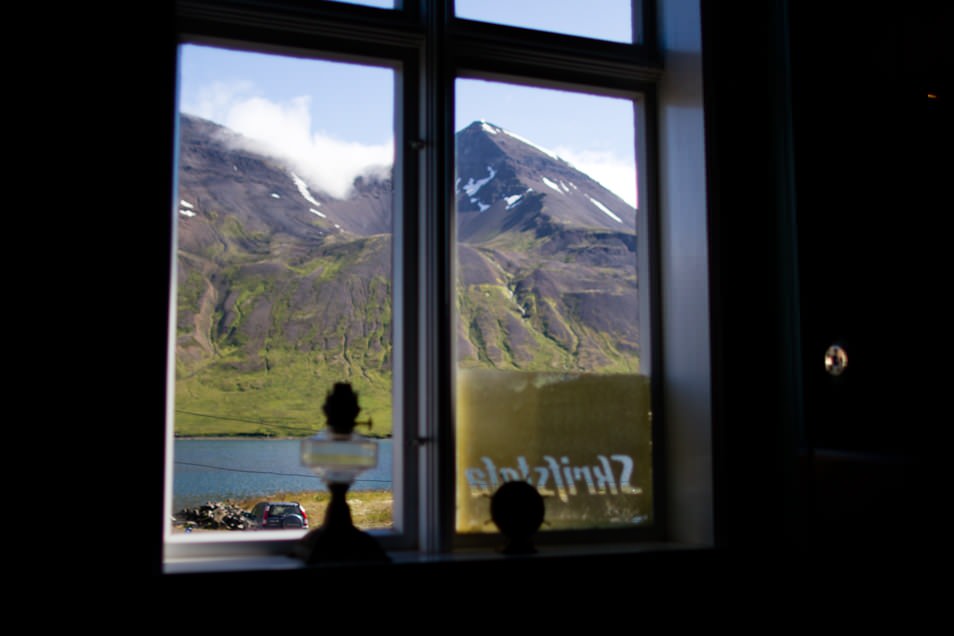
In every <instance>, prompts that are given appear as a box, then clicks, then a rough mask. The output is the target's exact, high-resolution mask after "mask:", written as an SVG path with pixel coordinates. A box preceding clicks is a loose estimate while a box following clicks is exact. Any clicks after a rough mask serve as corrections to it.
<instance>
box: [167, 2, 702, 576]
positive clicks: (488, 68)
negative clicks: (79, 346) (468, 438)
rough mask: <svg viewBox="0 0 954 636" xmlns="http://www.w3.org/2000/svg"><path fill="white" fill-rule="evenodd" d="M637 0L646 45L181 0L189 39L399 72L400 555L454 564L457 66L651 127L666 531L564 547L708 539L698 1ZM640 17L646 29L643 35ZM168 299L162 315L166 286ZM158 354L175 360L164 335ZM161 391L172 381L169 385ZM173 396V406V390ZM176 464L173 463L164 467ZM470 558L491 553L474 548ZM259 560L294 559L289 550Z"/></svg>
mask: <svg viewBox="0 0 954 636" xmlns="http://www.w3.org/2000/svg"><path fill="white" fill-rule="evenodd" d="M633 4H634V12H633V15H634V16H637V15H638V16H642V18H643V20H640V21H638V25H639V26H640V29H639V32H638V33H637V37H638V38H643V39H644V42H643V43H639V44H633V45H628V44H620V43H609V42H600V41H595V40H587V39H583V38H575V37H572V36H563V35H557V34H543V33H540V32H533V31H526V30H521V29H515V28H513V27H506V26H500V25H491V24H484V23H475V22H471V21H467V20H460V19H456V18H454V17H453V2H452V0H406V1H405V2H404V5H403V6H404V8H403V9H396V10H389V9H373V8H369V7H361V6H356V5H349V4H345V3H314V2H306V1H305V0H299V1H294V0H289V1H286V2H284V3H282V8H280V9H276V8H275V7H274V6H273V5H271V4H270V3H268V2H266V1H265V0H260V1H255V0H246V1H244V2H230V1H228V0H178V2H177V32H178V34H179V37H180V42H183V43H185V42H195V43H208V44H215V43H216V42H223V43H228V42H243V43H244V46H245V47H246V48H250V49H257V50H262V51H274V52H276V53H280V52H281V51H283V50H287V51H305V50H309V51H314V54H315V55H316V56H324V55H326V54H332V55H340V56H341V57H342V59H348V60H353V59H360V58H362V57H366V58H373V59H378V60H380V59H393V60H395V62H396V63H397V64H398V65H399V66H400V68H401V70H400V72H399V79H398V81H397V85H398V89H397V99H396V102H395V112H396V122H397V124H398V125H396V129H395V132H396V139H395V148H396V149H397V153H398V157H397V160H396V164H395V165H396V173H395V180H394V182H395V192H396V210H395V218H394V227H395V239H394V241H395V243H394V252H395V260H394V266H395V283H396V286H399V285H401V282H400V281H403V287H400V288H398V287H396V290H397V291H396V293H395V303H396V304H395V320H394V326H395V330H394V338H395V349H397V348H398V347H399V346H400V347H401V349H402V351H403V352H404V357H403V358H398V359H397V360H396V362H395V364H396V368H395V373H394V393H395V395H396V396H401V397H400V399H396V400H395V402H394V404H395V410H396V411H397V410H400V412H399V413H398V412H396V413H395V422H396V426H395V436H396V437H395V451H396V452H395V458H396V462H397V460H398V456H399V455H401V456H402V457H405V458H406V459H407V460H408V461H407V462H406V463H403V464H400V463H396V465H399V466H400V468H399V470H401V471H402V475H401V478H399V479H398V480H397V481H396V484H395V488H396V489H395V519H396V520H403V523H402V524H401V525H400V526H399V527H398V529H397V530H398V531H397V532H391V533H376V536H378V538H379V540H380V541H381V543H382V545H383V546H384V547H385V548H386V549H388V550H389V552H390V553H391V554H392V555H394V558H395V559H396V560H400V559H411V560H420V559H424V560H431V559H443V558H460V557H461V551H460V550H461V548H462V543H461V542H460V541H459V537H456V536H455V533H454V525H453V523H454V515H453V509H454V496H455V492H454V487H453V482H454V474H455V473H454V457H455V447H454V439H453V421H454V400H453V395H454V387H453V381H452V378H453V370H454V369H455V368H456V360H454V359H452V354H451V348H450V347H449V346H448V345H447V343H448V342H449V341H450V335H449V334H450V333H451V331H452V324H453V323H452V320H453V318H454V316H453V313H452V312H453V305H454V303H453V302H452V293H453V287H454V283H453V280H452V277H451V276H449V275H448V273H449V272H452V271H453V259H454V255H453V246H454V242H453V219H452V218H451V216H450V215H447V214H445V213H443V212H442V211H443V210H450V209H452V205H453V177H454V175H453V165H454V161H453V157H454V154H453V153H454V147H453V140H454V135H453V132H454V131H453V124H454V122H453V112H454V109H453V83H454V79H455V77H457V76H464V75H470V76H473V75H478V76H482V77H488V78H489V77H494V76H497V77H501V78H516V77H523V78H531V77H533V78H537V79H539V80H540V81H542V82H549V83H551V84H552V85H554V86H566V85H573V86H574V87H577V86H584V85H585V86H591V87H593V88H594V90H596V89H597V88H598V89H599V90H602V91H604V92H606V91H613V90H615V91H619V92H620V93H624V94H629V95H635V94H639V95H641V96H642V97H640V99H641V100H643V104H642V105H644V106H645V107H646V108H645V110H646V117H645V122H646V123H645V130H642V131H640V132H642V133H645V134H641V135H640V138H641V139H645V140H646V143H645V150H644V152H642V153H641V155H640V156H639V157H638V159H639V161H640V164H641V166H644V167H645V168H644V169H642V168H641V169H640V179H641V181H640V183H639V191H640V193H641V202H645V204H646V208H647V209H653V208H654V210H653V211H652V213H651V215H652V218H653V219H655V220H656V225H655V227H654V228H649V230H650V233H651V235H652V238H651V241H652V243H653V246H652V247H653V249H652V253H653V258H654V263H653V268H652V270H651V276H652V279H653V284H654V286H655V289H656V293H655V294H654V298H653V305H652V306H653V315H654V317H655V320H654V324H653V330H652V331H653V334H652V347H653V356H652V360H653V363H652V375H653V384H654V385H655V387H656V389H655V394H654V406H653V409H654V413H653V418H654V422H655V423H658V424H659V426H658V427H657V428H656V429H655V430H654V445H656V446H658V452H657V453H656V455H655V457H654V465H655V466H656V469H655V470H656V478H655V479H654V488H655V489H656V492H655V498H656V499H657V501H658V502H659V506H658V515H657V518H658V520H659V523H658V528H659V529H660V532H658V533H656V534H654V536H653V542H652V543H647V542H646V541H645V540H643V541H635V542H628V543H625V544H624V543H617V544H614V545H613V546H612V547H610V548H608V547H607V544H606V543H605V541H606V539H607V538H609V535H608V534H607V533H606V532H601V531H593V532H592V533H583V534H580V535H578V538H579V540H578V541H574V542H573V543H574V545H573V546H572V548H567V549H572V550H574V551H580V550H584V551H586V550H599V551H606V550H607V549H620V550H622V549H629V548H633V549H638V550H645V549H647V548H650V549H651V548H652V546H658V545H661V544H678V545H684V546H696V547H709V546H712V545H713V544H714V519H713V480H712V454H713V453H712V438H711V420H712V413H711V365H710V353H709V351H710V346H709V297H708V293H709V292H708V288H709V284H708V280H709V276H708V238H707V215H706V196H705V190H706V188H705V145H704V128H703V102H702V68H701V64H702V62H701V24H700V15H699V11H700V7H699V2H698V0H657V1H656V2H648V3H647V4H645V6H644V3H643V2H640V1H639V0H634V3H633ZM644 24H649V25H650V26H651V27H652V28H646V29H642V26H643V25H644ZM644 195H645V198H644ZM173 196H174V194H173V195H170V207H171V204H172V202H173V199H172V197H173ZM641 207H642V203H641ZM641 216H646V215H644V214H642V215H641ZM402 228H403V231H402ZM170 253H172V250H170ZM173 260H174V258H173ZM645 266H646V264H644V263H640V267H641V268H642V267H645ZM173 271H174V270H173ZM641 271H642V269H641ZM169 303H170V316H174V303H175V296H174V294H172V295H171V296H170V300H169ZM402 326H406V327H409V329H407V330H402ZM414 327H416V328H414ZM167 355H169V356H174V351H172V350H171V346H170V351H169V352H168V354H167ZM170 359H172V358H170ZM169 366H170V367H171V366H172V365H171V364H170V365H169ZM169 375H170V376H171V372H170V374H169ZM172 386H174V383H173V382H172V378H171V377H168V378H167V387H170V388H169V389H168V390H167V394H168V393H171V387H172ZM167 403H168V404H169V405H170V406H168V407H167V408H170V409H171V403H172V397H171V395H167ZM170 412H171V411H170ZM170 421H171V420H170ZM398 449H404V453H403V454H402V453H399V452H397V451H398ZM167 461H168V460H167ZM170 473H171V466H169V465H168V464H167V466H166V474H167V478H168V475H169V474H170ZM164 522H165V517H164ZM213 534H220V533H213ZM464 543H465V544H467V547H470V544H469V543H467V542H464ZM289 548H290V545H289V541H288V540H268V541H261V540H252V539H247V538H241V539H237V540H228V541H222V540H220V538H218V537H216V538H210V539H209V540H207V541H206V540H201V541H196V542H189V543H188V544H178V545H171V544H170V543H169V542H166V544H165V555H164V559H163V569H164V571H165V572H170V573H174V572H189V571H198V570H203V569H212V570H216V569H221V568H224V567H230V568H235V567H245V565H248V566H249V567H257V566H255V565H253V564H256V563H258V564H260V562H259V561H258V559H263V558H264V559H276V558H277V557H279V556H280V555H284V554H287V552H288V551H289ZM548 549H550V548H549V547H548ZM552 549H554V550H557V549H559V548H558V547H553V548H552ZM469 553H471V554H475V553H474V552H472V551H471V552H469ZM476 554H481V555H482V557H492V556H493V555H492V551H489V550H486V549H485V550H483V551H480V550H478V551H477V552H476ZM270 563H271V565H270V566H269V567H276V564H277V563H281V564H282V565H281V566H280V567H296V566H295V564H294V562H292V560H290V559H285V560H284V561H282V560H279V561H271V562H270ZM243 564H245V565H243ZM299 567H301V566H299Z"/></svg>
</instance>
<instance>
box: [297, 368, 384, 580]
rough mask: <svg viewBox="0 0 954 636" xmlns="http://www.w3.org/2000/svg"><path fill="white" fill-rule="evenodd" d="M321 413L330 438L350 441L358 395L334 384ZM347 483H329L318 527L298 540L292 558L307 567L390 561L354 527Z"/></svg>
mask: <svg viewBox="0 0 954 636" xmlns="http://www.w3.org/2000/svg"><path fill="white" fill-rule="evenodd" d="M322 410H323V411H324V413H325V416H326V417H327V418H328V427H329V428H330V429H331V431H332V433H333V436H334V437H340V438H341V439H343V440H347V439H350V437H351V434H352V432H353V431H354V427H355V418H356V417H357V416H358V412H359V411H360V410H361V408H360V407H359V406H358V395H357V394H356V393H354V391H352V389H351V385H350V384H347V383H341V382H339V383H336V384H335V386H334V389H333V391H332V392H330V393H329V394H328V397H327V399H326V400H325V403H324V406H323V407H322ZM350 487H351V483H350V482H348V483H342V482H329V483H328V490H330V491H331V501H330V502H329V503H328V508H327V509H326V510H325V518H324V521H323V522H322V524H321V526H320V527H318V528H315V529H314V530H312V531H311V532H309V533H308V534H306V535H305V536H304V538H302V540H301V541H300V542H298V544H297V545H296V546H295V550H294V555H295V556H296V557H298V558H300V559H302V560H304V561H305V563H307V564H308V565H318V564H322V563H347V562H379V563H380V562H388V561H390V560H391V559H390V558H389V557H388V555H387V554H386V553H385V552H384V550H383V549H382V548H381V546H380V545H378V542H377V541H375V540H374V537H372V536H371V535H369V534H367V533H365V532H362V531H361V530H358V529H357V528H355V527H354V522H353V521H352V519H351V509H350V508H349V507H348V501H347V494H348V489H349V488H350Z"/></svg>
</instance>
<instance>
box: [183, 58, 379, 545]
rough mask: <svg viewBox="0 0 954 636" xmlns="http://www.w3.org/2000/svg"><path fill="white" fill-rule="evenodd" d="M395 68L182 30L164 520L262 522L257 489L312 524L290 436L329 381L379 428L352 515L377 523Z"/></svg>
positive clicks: (305, 432)
mask: <svg viewBox="0 0 954 636" xmlns="http://www.w3.org/2000/svg"><path fill="white" fill-rule="evenodd" d="M394 81H395V79H394V70H393V69H390V68H377V67H370V66H363V65H355V64H345V63H339V62H329V61H323V60H314V59H299V58H292V57H284V56H275V55H265V54H258V53H248V52H239V51H232V50H225V49H220V48H213V47H202V46H194V45H186V46H183V47H181V50H180V101H179V112H180V119H179V151H178V162H179V163H178V167H177V179H178V184H177V185H178V196H177V201H178V206H177V210H176V212H175V214H176V219H177V251H176V260H175V263H176V283H177V286H176V296H175V299H176V332H175V396H174V408H173V422H172V428H173V431H174V435H175V441H174V445H173V446H174V449H173V457H172V463H171V466H172V470H171V472H172V474H171V479H168V480H167V481H168V482H170V486H169V491H170V496H169V499H170V501H169V502H168V503H167V507H168V508H169V509H170V515H171V516H172V517H173V518H174V519H175V522H174V523H173V524H172V526H173V527H172V529H171V532H172V534H173V535H176V534H183V533H186V532H190V533H191V531H192V530H235V529H239V530H241V529H246V528H256V527H259V526H263V525H267V527H269V528H271V527H273V526H272V525H270V524H265V522H264V520H263V518H264V516H265V514H264V513H263V512H262V510H265V509H267V507H265V506H260V507H259V514H257V515H254V516H253V515H251V514H250V513H252V511H253V509H254V507H255V505H256V504H257V503H264V502H275V503H279V502H298V503H300V504H301V505H302V506H303V507H304V511H303V512H302V513H301V514H298V515H297V516H296V515H294V514H293V515H292V516H291V517H288V519H289V520H290V521H289V523H285V524H284V525H276V526H274V527H276V528H279V527H293V528H300V527H301V525H302V524H301V522H302V521H303V520H307V523H308V525H309V526H310V527H311V528H315V527H318V526H320V525H321V522H322V519H323V514H324V513H323V510H324V507H325V506H326V503H327V501H328V499H329V497H328V494H327V493H328V491H327V488H326V486H325V484H324V483H323V482H322V481H321V479H319V478H318V476H317V475H316V474H315V473H313V472H312V471H311V469H309V468H308V467H306V466H304V465H302V461H301V458H300V449H301V442H302V440H303V439H306V438H308V437H309V436H311V435H314V434H316V433H317V432H318V431H320V430H322V429H324V428H325V425H326V421H325V415H324V413H323V410H322V406H323V404H324V402H325V399H326V397H327V396H328V394H329V393H330V392H331V391H332V389H333V386H334V384H335V383H339V382H347V383H350V384H351V386H352V388H353V390H354V391H355V392H356V393H357V394H358V399H359V406H360V408H361V411H360V412H359V414H358V418H357V419H358V421H359V423H362V424H366V425H367V426H364V427H362V426H360V425H359V427H358V429H357V432H358V433H360V434H362V435H366V436H373V437H378V438H380V439H378V447H379V453H378V462H377V467H376V468H373V469H367V470H364V471H363V472H362V473H361V474H360V475H358V477H357V480H356V482H355V483H354V484H353V486H352V488H351V493H350V496H351V497H352V498H356V499H360V501H361V502H362V504H361V505H360V506H358V505H353V506H352V512H353V514H354V517H355V522H356V524H357V525H360V526H363V527H388V526H390V525H391V521H392V520H391V510H392V507H391V506H392V468H391V466H392V457H391V440H390V434H391V431H392V427H393V422H392V395H391V387H392V359H393V343H392V329H391V327H392V323H391V320H392V316H391V307H392V305H393V302H392V272H391V249H392V247H391V231H392V227H391V219H392V194H391V190H392V182H391V172H392V167H393V159H394V150H393V136H394V130H393V126H394V125H393V121H394V118H393V103H394ZM210 503H211V505H210ZM288 509H290V508H288V507H280V506H276V507H274V510H273V512H272V514H271V516H270V517H269V520H270V522H275V519H276V515H277V511H278V510H286V511H287V510H288ZM284 517H285V515H282V518H283V519H284ZM298 517H301V519H298ZM298 532H301V530H300V529H299V530H298ZM259 536H261V535H259Z"/></svg>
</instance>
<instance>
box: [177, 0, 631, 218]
mask: <svg viewBox="0 0 954 636" xmlns="http://www.w3.org/2000/svg"><path fill="white" fill-rule="evenodd" d="M611 1H612V2H615V3H617V4H618V2H616V0H591V2H590V3H589V5H590V6H591V8H592V4H593V3H594V2H595V3H596V4H598V5H600V4H602V3H607V4H608V3H610V2H611ZM368 4H375V3H374V2H369V3H368ZM378 4H380V3H378ZM622 4H625V5H628V2H626V1H624V2H623V3H622ZM468 5H474V6H475V7H478V8H480V10H486V9H487V8H492V7H491V6H490V5H501V6H502V3H501V2H491V1H488V0H479V1H478V0H473V1H472V2H466V1H463V0H458V11H459V12H460V13H461V14H462V15H468V17H475V18H477V17H480V16H478V15H469V14H466V13H465V10H466V9H467V8H468ZM516 5H519V6H521V7H523V8H525V9H527V11H526V12H525V13H514V12H513V11H511V12H510V15H514V16H515V17H518V18H519V17H521V16H523V17H525V18H526V19H531V18H533V19H536V18H534V16H535V15H536V16H539V15H545V16H548V19H549V20H551V21H552V20H553V19H554V18H553V16H557V17H559V16H561V15H562V14H561V13H560V12H559V11H555V10H554V7H556V6H557V3H555V2H545V1H543V0H510V2H509V3H508V4H507V6H516ZM474 10H475V11H476V10H477V9H474ZM498 10H499V9H498ZM628 15H629V14H628V6H627V12H626V16H627V18H626V19H627V20H628ZM564 17H571V16H564ZM603 17H604V19H605V16H603ZM518 26H525V25H518ZM539 26H541V27H544V26H545V25H543V24H540V25H539ZM553 28H554V30H556V27H553ZM395 79H396V75H395V73H394V71H393V70H392V69H389V68H385V67H373V66H365V65H357V64H345V63H341V62H329V61H322V60H314V59H303V58H293V57H287V56H278V55H268V54H262V53H249V52H244V51H230V50H225V49H219V48H213V47H206V46H196V45H185V46H183V47H182V49H181V51H180V80H179V81H180V88H179V91H180V97H179V103H180V108H181V110H183V111H184V112H187V113H191V114H194V115H199V116H201V117H205V118H207V119H211V120H213V121H215V122H218V123H220V124H223V125H225V126H228V127H229V128H232V129H233V130H236V131H237V132H239V133H241V134H243V135H245V136H247V137H250V138H252V139H255V140H257V142H258V144H260V145H259V147H258V148H257V149H259V150H263V151H266V152H270V153H272V154H279V155H283V156H285V157H287V158H289V159H291V160H292V161H293V162H295V164H296V169H297V170H298V171H299V172H300V174H301V176H303V177H305V178H306V179H308V180H309V181H311V182H313V183H314V184H315V185H317V186H319V187H321V188H323V189H325V190H327V191H328V192H329V193H331V194H333V195H336V196H345V195H346V193H347V188H348V186H349V184H350V183H351V181H352V180H353V178H354V176H356V175H357V174H359V173H360V172H362V171H363V170H365V169H367V167H368V166H380V167H384V166H387V165H389V164H390V162H391V161H392V159H393V94H394V82H395ZM456 101H457V113H456V115H455V118H456V121H455V126H456V128H457V129H460V128H463V127H464V126H466V125H467V124H469V123H471V122H472V121H475V120H480V119H483V120H486V121H489V122H491V123H493V124H496V125H498V126H501V127H503V128H505V129H507V130H510V131H512V132H515V133H517V134H519V135H521V136H522V137H525V138H527V139H529V140H530V141H532V142H534V143H536V144H537V145H540V146H543V147H545V148H547V149H548V150H551V151H553V152H555V153H557V154H558V155H560V156H561V157H562V158H564V159H566V160H567V161H569V162H570V163H572V164H573V165H575V166H576V167H577V168H579V169H581V170H583V171H584V172H586V173H587V174H589V175H590V176H592V177H594V178H595V179H597V180H598V181H600V182H601V183H602V184H603V185H604V186H606V187H608V188H609V189H610V190H613V191H614V192H616V194H618V195H619V196H621V197H622V198H623V199H624V200H625V201H628V202H629V203H630V204H632V205H635V203H636V186H635V178H634V167H633V166H634V148H633V137H634V133H633V120H634V116H633V106H632V102H630V101H629V100H625V99H618V98H608V97H597V96H593V95H586V94H581V93H570V92H566V91H557V90H552V89H539V88H530V87H525V86H516V85H509V84H502V83H499V82H488V81H481V80H473V79H459V80H457V84H456Z"/></svg>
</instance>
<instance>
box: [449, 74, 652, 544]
mask: <svg viewBox="0 0 954 636" xmlns="http://www.w3.org/2000/svg"><path fill="white" fill-rule="evenodd" d="M456 91H457V104H458V106H457V108H458V110H457V113H456V118H457V119H456V127H457V131H458V132H457V133H456V171H457V173H456V205H457V212H456V214H457V233H458V235H457V236H458V239H457V255H456V263H457V281H456V284H457V292H458V297H457V312H458V322H457V337H456V348H457V364H458V367H457V391H458V395H457V440H458V446H457V471H458V474H457V484H458V490H457V520H456V526H457V530H458V531H459V532H461V533H480V532H488V531H494V532H496V528H495V526H494V525H493V524H492V523H490V521H491V520H492V516H491V510H490V503H491V498H490V496H492V495H494V494H495V493H496V491H497V489H498V488H499V487H500V486H501V485H502V484H503V483H505V482H508V481H524V482H528V483H530V484H531V485H532V486H534V487H535V488H536V490H537V491H538V492H539V494H540V495H542V496H543V500H544V503H545V511H546V512H545V522H544V525H543V527H542V528H541V529H542V530H544V531H545V530H554V529H577V528H597V527H634V526H645V525H648V524H649V523H651V522H652V496H653V488H652V461H651V447H652V439H651V431H650V413H651V404H650V392H649V378H648V377H647V375H646V374H645V369H644V368H643V365H642V364H641V362H642V360H641V351H642V350H643V348H644V345H645V344H648V343H645V342H644V338H645V332H643V331H641V329H640V315H641V312H642V311H643V308H641V307H640V290H639V285H640V280H641V279H640V276H639V272H638V271H637V270H638V266H637V248H640V249H641V247H640V246H641V245H642V243H641V242H640V241H639V236H638V233H637V228H638V223H637V208H638V199H637V187H636V185H637V179H636V160H635V157H636V152H635V149H636V142H635V138H636V135H635V129H634V122H635V114H636V113H635V105H634V102H633V101H632V100H629V99H619V98H609V97H601V96H595V95H591V94H584V93H570V92H563V91H555V90H549V89H538V88H529V87H525V86H516V85H510V84H504V83H498V82H487V81H479V80H465V79H459V80H457V84H456Z"/></svg>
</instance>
